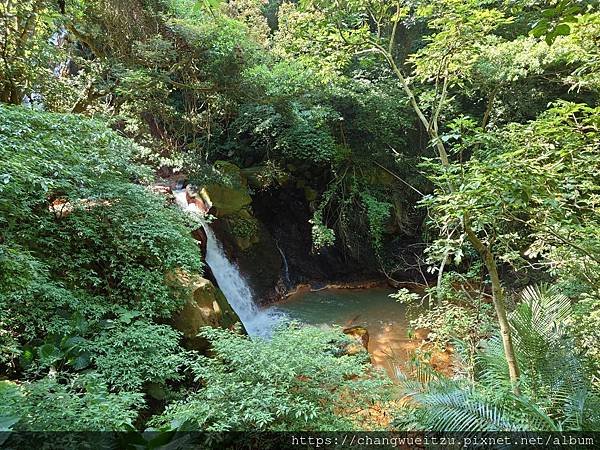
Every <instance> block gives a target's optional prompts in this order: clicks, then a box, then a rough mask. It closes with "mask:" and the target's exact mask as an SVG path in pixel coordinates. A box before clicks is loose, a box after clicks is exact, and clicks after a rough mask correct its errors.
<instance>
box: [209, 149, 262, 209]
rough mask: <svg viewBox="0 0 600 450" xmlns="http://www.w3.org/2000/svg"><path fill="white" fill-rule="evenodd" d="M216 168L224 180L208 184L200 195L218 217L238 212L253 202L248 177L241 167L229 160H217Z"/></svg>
mask: <svg viewBox="0 0 600 450" xmlns="http://www.w3.org/2000/svg"><path fill="white" fill-rule="evenodd" d="M215 168H216V169H217V170H218V171H219V172H220V173H221V174H222V175H223V178H224V179H223V182H221V183H209V184H206V185H205V186H204V187H203V188H202V189H201V191H200V196H201V197H202V199H203V201H204V202H205V203H206V204H208V205H210V207H211V212H212V213H213V214H214V215H215V216H217V217H225V216H229V215H232V214H237V213H238V212H239V211H241V210H242V209H244V208H245V207H247V206H248V205H250V204H251V203H252V198H251V197H250V194H249V193H248V188H247V182H246V178H245V177H243V176H242V174H241V173H240V168H239V167H237V166H236V165H235V164H232V163H230V162H227V161H217V162H216V163H215Z"/></svg>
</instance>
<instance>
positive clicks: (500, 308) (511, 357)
mask: <svg viewBox="0 0 600 450" xmlns="http://www.w3.org/2000/svg"><path fill="white" fill-rule="evenodd" d="M374 46H375V48H376V49H377V51H379V52H380V53H381V54H382V55H383V56H384V57H385V59H386V60H387V62H388V63H389V65H390V67H391V68H392V71H393V72H394V74H395V75H396V77H397V78H398V80H399V81H400V85H401V86H402V88H403V90H404V92H405V93H406V95H407V96H408V99H409V101H410V104H411V106H412V107H413V110H414V111H415V113H416V114H417V117H418V118H419V120H420V122H421V123H422V124H423V126H424V127H425V129H426V131H427V134H428V135H429V138H430V139H431V141H432V143H433V144H434V145H435V148H436V149H437V151H438V156H439V158H440V162H441V164H442V166H443V167H444V168H445V169H447V168H448V167H449V166H450V158H449V157H448V152H447V151H446V147H445V146H444V143H443V142H442V140H441V139H440V137H439V135H438V124H437V120H438V115H439V112H440V109H441V106H442V103H443V101H444V96H445V93H446V88H447V84H446V80H444V91H443V93H442V97H441V99H440V104H439V106H438V108H434V113H433V115H432V117H431V120H429V119H427V117H426V116H425V114H424V112H423V110H422V109H421V107H420V106H419V104H418V102H417V99H416V97H415V95H414V93H413V91H412V89H411V87H410V85H409V84H408V81H407V79H406V77H405V76H404V74H403V73H402V70H400V68H399V67H398V65H397V64H396V61H395V60H394V57H393V55H392V53H391V51H389V50H386V49H384V48H383V47H381V46H380V45H378V44H376V43H375V44H374ZM492 101H493V100H492ZM485 120H486V121H487V118H486V119H485ZM448 189H449V190H450V192H453V191H454V190H455V187H454V186H453V185H452V184H451V183H449V185H448ZM463 229H464V231H465V233H466V235H467V239H468V240H469V242H470V243H471V245H473V247H474V248H475V250H477V253H479V256H480V257H481V259H482V260H483V262H484V264H485V267H486V269H487V271H488V273H489V275H490V279H491V282H492V300H493V303H494V309H495V310H496V316H497V317H498V324H499V326H500V334H501V336H502V345H503V347H504V356H505V357H506V362H507V364H508V374H509V377H510V381H511V384H512V388H513V392H514V393H515V394H516V395H520V394H521V392H520V389H519V377H520V372H519V365H518V363H517V358H516V355H515V348H514V345H513V342H512V334H511V330H510V324H509V322H508V314H507V312H506V305H505V303H504V290H503V289H502V284H501V283H500V276H499V275H498V266H497V265H496V260H495V258H494V255H493V253H492V251H491V249H490V248H489V247H487V246H486V245H485V244H484V243H483V242H481V240H480V239H479V238H478V237H477V235H476V234H475V232H474V231H473V229H472V228H471V226H470V224H469V222H468V219H467V218H466V217H464V218H463Z"/></svg>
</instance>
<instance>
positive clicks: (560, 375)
mask: <svg viewBox="0 0 600 450" xmlns="http://www.w3.org/2000/svg"><path fill="white" fill-rule="evenodd" d="M521 300H522V301H521V303H520V304H519V305H518V306H517V308H516V309H515V311H514V312H513V313H512V314H511V316H510V324H511V327H512V329H513V332H514V339H515V346H516V349H517V356H518V359H519V366H520V367H521V370H522V374H521V380H520V383H521V386H520V387H521V395H518V396H517V395H515V394H513V392H512V390H511V383H510V379H509V376H508V366H507V363H506V360H505V359H504V353H503V350H502V342H501V339H500V336H497V335H496V336H494V337H492V338H490V339H488V340H487V341H486V342H485V345H484V348H483V349H482V351H480V352H479V353H478V354H477V355H476V357H475V367H474V373H473V374H472V378H473V379H472V380H469V379H468V378H461V379H453V380H450V379H447V378H444V377H443V376H442V375H440V374H438V373H435V372H433V371H429V372H425V371H423V369H422V368H420V370H419V371H418V372H417V373H419V374H421V375H422V376H419V377H418V379H417V380H409V379H408V378H407V377H404V378H403V379H401V383H400V385H401V387H402V390H403V393H404V394H405V395H406V396H407V398H408V399H409V401H408V405H407V406H405V407H403V408H402V409H401V410H400V411H399V412H398V415H397V417H396V421H395V425H396V427H398V428H403V429H411V430H412V429H426V430H434V431H442V430H443V431H463V432H481V431H533V430H536V431H565V430H594V429H598V427H599V426H600V415H599V413H598V411H599V410H600V409H599V408H598V405H599V404H600V400H599V396H598V392H594V389H593V387H592V385H591V383H590V379H591V377H590V376H589V375H590V374H588V373H586V370H585V366H584V363H583V358H582V356H581V355H579V354H577V353H576V351H575V350H574V349H575V346H574V343H573V338H572V337H571V335H570V334H569V329H568V326H567V324H568V321H569V319H571V317H572V314H573V312H572V308H571V303H570V301H569V299H568V298H567V297H566V296H565V295H563V294H561V293H559V292H557V291H556V290H555V289H554V288H551V287H548V286H539V287H528V288H527V289H525V290H524V291H523V293H522V295H521ZM458 347H460V345H458Z"/></svg>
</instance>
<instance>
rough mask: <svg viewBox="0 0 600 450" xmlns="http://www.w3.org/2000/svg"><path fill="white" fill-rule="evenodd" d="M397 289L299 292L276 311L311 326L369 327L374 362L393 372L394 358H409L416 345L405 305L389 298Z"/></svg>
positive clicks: (370, 349)
mask: <svg viewBox="0 0 600 450" xmlns="http://www.w3.org/2000/svg"><path fill="white" fill-rule="evenodd" d="M394 292H395V291H394V290H391V289H386V288H369V289H324V290H320V291H308V292H300V293H298V294H294V295H292V296H291V297H289V298H288V299H287V300H285V301H283V302H281V303H279V304H277V306H275V307H273V310H274V311H276V312H277V313H280V314H283V315H285V316H286V317H288V318H289V319H292V320H297V321H300V322H303V323H306V324H310V325H339V326H342V327H352V326H363V327H366V328H367V330H368V331H369V353H370V354H371V359H372V361H373V363H374V364H375V365H377V366H379V367H382V368H384V369H386V370H387V371H388V372H389V373H390V374H392V373H393V367H394V364H395V363H394V361H397V362H399V363H402V362H404V361H406V360H407V359H408V356H409V353H410V352H411V351H412V350H414V348H415V347H416V343H415V342H414V341H412V340H410V339H408V337H407V329H408V321H407V319H406V309H405V307H404V306H403V305H400V304H398V303H397V302H396V301H395V300H394V299H392V298H390V297H389V295H390V294H392V293H394Z"/></svg>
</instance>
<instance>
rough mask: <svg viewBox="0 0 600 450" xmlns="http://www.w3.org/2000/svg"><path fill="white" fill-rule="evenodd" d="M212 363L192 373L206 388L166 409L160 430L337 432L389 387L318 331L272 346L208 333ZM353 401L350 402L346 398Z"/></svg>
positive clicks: (289, 335) (287, 334)
mask: <svg viewBox="0 0 600 450" xmlns="http://www.w3.org/2000/svg"><path fill="white" fill-rule="evenodd" d="M202 335H203V336H205V337H206V338H208V339H210V341H211V343H212V350H213V352H214V354H213V357H211V358H206V357H200V358H199V359H198V361H197V362H196V363H195V364H194V365H193V367H192V370H193V372H194V374H195V376H196V381H197V382H199V383H201V386H200V387H199V388H198V389H197V390H196V391H195V392H193V393H190V395H189V396H188V397H187V398H186V400H184V401H180V402H177V403H174V404H172V405H170V406H169V407H167V410H166V412H165V414H164V415H163V416H161V417H160V418H157V419H156V420H155V422H156V423H157V424H158V425H162V426H168V424H171V426H176V427H178V428H179V429H181V430H197V429H202V430H209V431H224V430H256V429H258V430H272V431H284V430H315V431H316V430H321V431H325V430H337V429H349V428H352V422H351V421H350V420H349V419H348V418H347V417H344V416H343V415H342V414H340V413H338V409H339V408H340V407H344V408H350V407H351V405H361V404H365V402H370V401H372V400H374V399H377V398H378V397H379V396H380V395H381V388H382V387H383V386H384V383H383V380H381V379H380V378H379V377H378V376H377V375H376V374H374V373H371V374H370V375H371V376H369V372H370V370H369V368H368V365H366V364H365V362H364V361H361V360H360V357H359V356H348V355H344V354H343V351H344V345H345V344H347V340H346V338H345V337H344V336H343V335H341V334H340V333H337V332H331V331H324V330H320V329H318V328H315V327H302V328H297V327H292V328H289V329H281V330H279V331H278V332H276V333H275V335H274V336H273V337H272V338H271V339H270V340H269V341H263V340H261V339H257V340H250V339H248V338H247V337H244V336H240V335H238V334H235V333H233V332H230V331H224V330H217V329H205V330H204V331H203V332H202ZM349 396H351V398H349Z"/></svg>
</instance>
